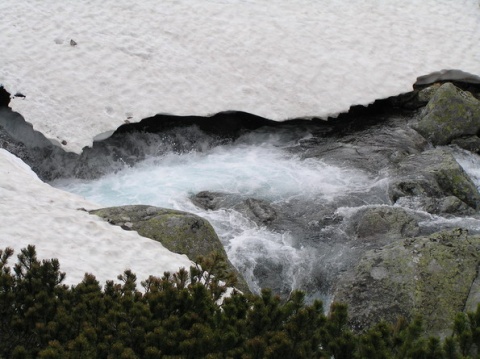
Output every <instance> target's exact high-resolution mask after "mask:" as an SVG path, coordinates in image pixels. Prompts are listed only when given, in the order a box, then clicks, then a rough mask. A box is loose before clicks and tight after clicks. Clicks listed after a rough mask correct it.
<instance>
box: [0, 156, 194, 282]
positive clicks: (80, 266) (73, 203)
mask: <svg viewBox="0 0 480 359" xmlns="http://www.w3.org/2000/svg"><path fill="white" fill-rule="evenodd" d="M0 168H1V176H0V198H1V200H0V214H1V223H0V228H1V231H0V233H1V237H0V245H1V247H0V248H2V249H4V248H5V247H11V248H13V249H14V250H15V253H16V254H18V253H19V252H20V249H22V248H25V247H27V245H29V244H34V245H36V248H37V254H38V257H39V258H41V259H50V258H58V259H59V260H60V265H61V270H62V271H64V272H66V273H67V277H66V281H65V283H67V284H78V283H79V282H80V281H81V280H82V279H83V275H84V273H86V272H88V273H93V274H94V275H95V276H96V277H97V279H98V280H100V283H105V281H106V280H109V279H115V278H116V277H117V275H119V274H121V273H123V271H124V270H125V269H127V268H130V269H132V270H133V272H134V273H136V274H137V278H138V279H139V280H144V279H146V278H147V277H148V276H149V275H150V274H152V275H157V276H161V275H163V272H165V271H170V272H175V271H177V270H178V269H179V268H180V267H185V268H188V267H189V266H190V265H191V262H190V261H189V260H188V258H187V257H186V256H184V255H179V254H175V253H172V252H170V251H168V250H167V249H165V248H164V247H163V246H162V245H161V244H160V243H159V242H155V241H153V240H150V239H147V238H144V237H141V236H139V235H138V234H137V232H133V231H124V230H123V229H121V228H120V227H116V226H112V225H110V224H108V223H107V222H105V221H103V220H102V219H100V218H99V217H97V216H93V215H90V214H88V213H87V212H85V211H83V210H79V208H85V209H94V208H97V207H98V206H96V205H94V204H92V203H90V202H87V201H85V200H84V199H82V198H81V197H79V196H76V195H73V194H70V193H67V192H64V191H62V190H58V189H55V188H53V187H51V186H49V185H47V184H46V183H43V182H42V181H40V180H39V179H38V177H37V176H36V175H35V173H33V172H32V170H31V169H30V168H29V167H28V166H27V165H25V164H24V163H23V162H22V161H21V160H20V159H18V158H17V157H15V156H13V155H12V154H10V153H9V152H7V151H5V150H3V149H0ZM13 262H14V260H12V263H10V264H13Z"/></svg>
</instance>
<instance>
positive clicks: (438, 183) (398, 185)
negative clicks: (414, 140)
mask: <svg viewBox="0 0 480 359" xmlns="http://www.w3.org/2000/svg"><path fill="white" fill-rule="evenodd" d="M393 178H395V179H394V180H393V181H392V183H391V185H390V197H391V199H392V200H393V201H394V202H397V201H398V200H399V199H400V198H402V197H418V198H421V199H422V200H425V199H426V198H445V197H452V196H454V197H457V198H458V199H459V200H460V201H462V202H464V203H466V204H467V205H468V206H470V207H471V208H473V209H479V208H480V193H479V192H478V190H477V188H476V186H475V184H474V183H473V182H472V180H471V179H470V177H469V176H468V175H467V174H466V173H465V171H464V170H463V168H462V167H461V166H460V165H459V164H458V162H457V161H456V160H455V158H454V157H453V155H452V154H451V153H450V152H448V151H447V150H444V149H433V150H428V151H425V152H423V153H421V154H417V155H412V156H409V157H407V158H406V159H405V160H403V161H402V162H401V163H400V164H399V165H398V168H397V170H396V171H395V172H394V173H393ZM451 200H452V198H450V199H449V201H450V202H451ZM446 208H448V209H446V211H451V210H452V208H453V207H452V206H447V207H446ZM458 208H463V207H462V206H461V205H460V204H459V205H458ZM425 210H428V208H425Z"/></svg>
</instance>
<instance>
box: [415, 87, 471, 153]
mask: <svg viewBox="0 0 480 359" xmlns="http://www.w3.org/2000/svg"><path fill="white" fill-rule="evenodd" d="M414 128H415V129H416V130H417V131H418V132H419V133H420V134H421V135H422V136H423V137H425V138H426V139H428V140H429V141H431V142H432V143H433V144H434V145H447V144H449V143H450V142H451V141H452V140H453V139H455V138H459V137H462V136H468V135H476V134H477V133H478V132H479V131H480V101H479V100H477V99H476V98H475V97H473V95H472V94H471V93H470V92H465V91H462V90H460V89H459V88H457V87H455V86H454V85H453V84H451V83H446V84H444V85H442V86H441V87H440V88H439V89H438V90H437V91H436V92H435V95H434V96H433V97H432V99H431V100H430V101H429V102H428V104H427V106H426V107H425V109H424V111H423V113H422V115H421V118H420V120H419V122H418V124H417V125H415V126H414Z"/></svg>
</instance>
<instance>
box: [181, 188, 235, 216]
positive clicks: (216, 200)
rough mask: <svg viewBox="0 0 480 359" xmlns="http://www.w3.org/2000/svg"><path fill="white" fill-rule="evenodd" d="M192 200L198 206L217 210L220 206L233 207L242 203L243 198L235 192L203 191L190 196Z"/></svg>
mask: <svg viewBox="0 0 480 359" xmlns="http://www.w3.org/2000/svg"><path fill="white" fill-rule="evenodd" d="M190 200H191V201H192V203H193V204H194V205H196V206H197V207H200V208H202V209H205V210H212V211H216V210H218V209H220V208H231V207H233V206H235V205H237V204H238V203H240V202H241V201H242V198H241V197H240V196H239V195H236V194H233V193H225V192H211V191H201V192H198V193H197V194H196V195H194V196H192V197H190Z"/></svg>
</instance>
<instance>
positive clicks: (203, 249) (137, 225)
mask: <svg viewBox="0 0 480 359" xmlns="http://www.w3.org/2000/svg"><path fill="white" fill-rule="evenodd" d="M90 213H92V214H96V215H97V216H100V217H102V218H104V219H106V220H107V221H108V222H109V223H111V224H113V225H118V226H121V227H122V228H124V229H126V230H134V231H137V232H138V234H140V235H141V236H144V237H147V238H150V239H153V240H156V241H158V242H160V243H162V244H163V246H164V247H165V248H167V249H169V250H170V251H172V252H175V253H180V254H186V255H187V256H188V257H189V258H190V259H192V260H196V259H197V258H198V257H199V256H207V255H209V254H211V253H212V252H219V253H221V254H222V256H223V258H224V260H225V261H226V262H227V263H228V266H229V267H230V269H231V270H232V271H234V272H235V274H236V275H237V278H238V279H239V280H238V288H239V289H240V290H242V291H248V286H247V284H246V282H245V280H244V279H243V277H242V276H241V275H240V273H238V271H237V270H236V269H235V267H233V265H232V264H231V263H230V261H229V260H228V258H227V254H226V253H225V249H224V248H223V245H222V243H221V242H220V240H219V238H218V236H217V234H216V233H215V230H214V229H213V227H212V226H211V224H210V223H209V222H208V221H207V220H205V219H203V218H201V217H199V216H196V215H194V214H191V213H187V212H182V211H176V210H173V209H165V208H158V207H153V206H145V205H134V206H120V207H109V208H102V209H98V210H94V211H91V212H90Z"/></svg>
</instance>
